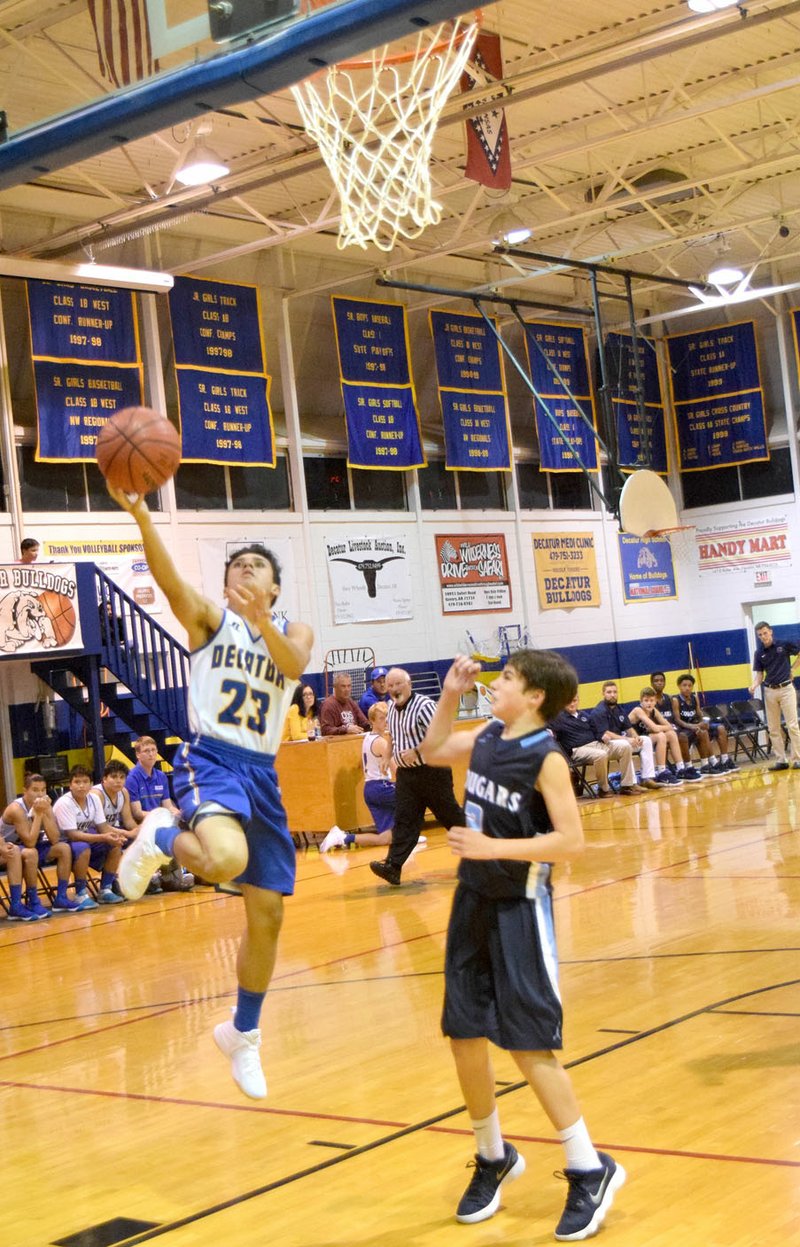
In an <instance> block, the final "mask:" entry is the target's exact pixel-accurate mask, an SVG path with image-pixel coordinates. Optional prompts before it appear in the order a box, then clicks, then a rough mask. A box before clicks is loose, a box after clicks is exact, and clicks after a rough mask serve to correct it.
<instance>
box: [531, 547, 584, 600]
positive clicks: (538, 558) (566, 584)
mask: <svg viewBox="0 0 800 1247" xmlns="http://www.w3.org/2000/svg"><path fill="white" fill-rule="evenodd" d="M532 540H533V559H534V562H535V564H536V587H537V589H538V590H539V607H540V609H541V610H543V611H552V610H573V609H574V608H575V607H576V606H599V605H600V586H599V584H598V581H597V559H596V557H595V550H594V535H593V533H535V534H534V536H533V538H532Z"/></svg>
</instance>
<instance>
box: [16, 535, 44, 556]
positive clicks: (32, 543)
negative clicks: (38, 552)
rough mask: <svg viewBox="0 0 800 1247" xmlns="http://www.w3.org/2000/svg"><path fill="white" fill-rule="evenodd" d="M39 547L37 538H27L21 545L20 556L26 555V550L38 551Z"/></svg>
mask: <svg viewBox="0 0 800 1247" xmlns="http://www.w3.org/2000/svg"><path fill="white" fill-rule="evenodd" d="M38 547H39V542H38V541H37V540H36V538H35V537H25V538H24V540H23V541H21V542H20V543H19V552H20V554H24V553H25V551H26V550H33V549H34V548H35V549H38Z"/></svg>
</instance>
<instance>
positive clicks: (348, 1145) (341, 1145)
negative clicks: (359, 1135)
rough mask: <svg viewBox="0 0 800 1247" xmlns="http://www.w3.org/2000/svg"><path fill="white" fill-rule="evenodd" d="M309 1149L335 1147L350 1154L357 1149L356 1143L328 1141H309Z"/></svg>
mask: <svg viewBox="0 0 800 1247" xmlns="http://www.w3.org/2000/svg"><path fill="white" fill-rule="evenodd" d="M308 1146H309V1147H335V1148H339V1150H340V1151H342V1152H349V1151H351V1150H352V1148H354V1147H355V1143H331V1142H330V1141H329V1140H328V1139H309V1140H308Z"/></svg>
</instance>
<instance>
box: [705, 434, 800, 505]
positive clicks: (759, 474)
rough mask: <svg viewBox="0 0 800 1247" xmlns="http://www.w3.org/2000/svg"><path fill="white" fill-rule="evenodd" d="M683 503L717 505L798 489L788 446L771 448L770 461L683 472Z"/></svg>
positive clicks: (767, 496)
mask: <svg viewBox="0 0 800 1247" xmlns="http://www.w3.org/2000/svg"><path fill="white" fill-rule="evenodd" d="M681 486H682V488H683V505H684V508H686V509H687V510H690V509H691V508H692V507H713V506H717V505H718V504H720V503H723V502H746V501H749V500H751V499H754V498H769V497H772V496H774V495H776V494H791V493H793V492H794V484H793V482H792V462H791V457H790V454H789V448H788V446H781V447H779V448H777V449H773V450H771V451H770V457H769V460H768V461H764V462H760V463H743V464H742V465H741V466H740V467H729V468H712V469H710V470H709V471H707V472H682V473H681Z"/></svg>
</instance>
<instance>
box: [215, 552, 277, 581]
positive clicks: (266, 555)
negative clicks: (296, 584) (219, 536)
mask: <svg viewBox="0 0 800 1247" xmlns="http://www.w3.org/2000/svg"><path fill="white" fill-rule="evenodd" d="M243 554H257V555H258V556H259V557H260V558H262V559H266V560H267V562H268V563H269V565H270V567H271V568H272V579H273V580H274V581H275V584H276V585H280V583H281V565H280V563H279V562H278V556H277V555H276V554H273V553H272V551H271V550H268V549H267V547H266V546H262V545H261V543H260V542H258V541H256V542H253V544H252V545H250V546H242V547H241V548H240V549H239V550H234V552H233V554H232V555H231V556H230V558H229V559H228V561H227V563H226V564H225V579H224V581H223V584H227V583H228V568H229V567H230V565H231V563H234V562H235V561H236V559H238V558H241V556H242V555H243Z"/></svg>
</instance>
